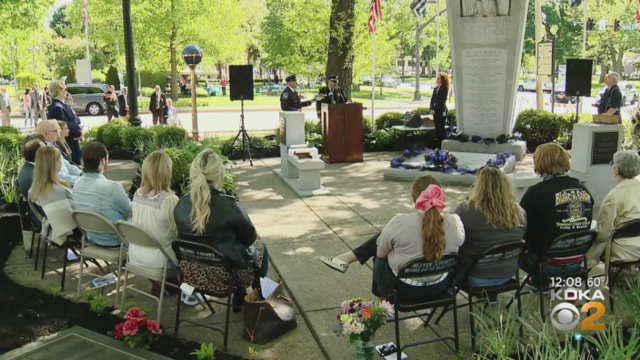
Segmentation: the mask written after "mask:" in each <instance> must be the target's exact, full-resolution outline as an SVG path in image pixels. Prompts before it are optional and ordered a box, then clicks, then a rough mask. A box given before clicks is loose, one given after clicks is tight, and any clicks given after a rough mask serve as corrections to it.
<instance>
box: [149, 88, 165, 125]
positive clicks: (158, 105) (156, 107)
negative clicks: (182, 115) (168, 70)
mask: <svg viewBox="0 0 640 360" xmlns="http://www.w3.org/2000/svg"><path fill="white" fill-rule="evenodd" d="M149 100H150V101H149V111H151V119H152V120H153V125H158V123H160V124H166V122H165V120H164V107H165V106H167V95H165V94H164V93H163V92H162V90H160V85H156V87H155V92H154V93H153V94H151V97H150V98H149Z"/></svg>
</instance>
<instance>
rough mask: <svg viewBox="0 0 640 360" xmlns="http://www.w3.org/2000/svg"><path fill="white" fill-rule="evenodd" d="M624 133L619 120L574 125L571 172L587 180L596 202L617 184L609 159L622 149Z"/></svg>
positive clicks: (583, 180) (600, 201)
mask: <svg viewBox="0 0 640 360" xmlns="http://www.w3.org/2000/svg"><path fill="white" fill-rule="evenodd" d="M623 135H624V129H623V127H622V125H619V124H615V125H601V124H575V125H573V144H572V150H571V171H570V175H571V176H572V177H575V178H577V179H578V180H580V181H582V182H584V184H585V185H586V186H587V188H588V189H589V191H590V192H591V195H593V199H594V201H595V203H596V204H601V203H602V201H603V200H604V197H605V196H606V195H607V194H608V193H609V191H611V189H613V188H614V186H615V185H616V181H615V179H614V177H613V169H612V167H611V165H609V162H610V161H612V160H613V154H615V153H616V152H617V151H619V150H621V148H622V141H623Z"/></svg>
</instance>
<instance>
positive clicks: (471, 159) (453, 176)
mask: <svg viewBox="0 0 640 360" xmlns="http://www.w3.org/2000/svg"><path fill="white" fill-rule="evenodd" d="M451 154H453V155H454V156H455V157H456V158H458V165H461V166H464V167H466V168H468V169H477V168H480V167H482V166H484V165H485V164H486V163H487V161H488V160H491V159H492V158H493V157H492V156H490V155H488V154H478V153H464V152H451ZM505 161H506V163H505V164H504V165H503V166H501V167H500V169H502V171H504V172H505V173H506V174H510V173H512V172H513V171H514V170H515V168H516V166H517V161H516V159H515V157H513V156H512V157H509V158H507V159H506V160H505ZM423 162H424V156H423V155H418V156H414V157H412V158H409V159H407V160H406V162H405V163H406V164H408V165H419V164H421V163H423ZM421 175H431V176H433V177H436V178H438V180H440V182H441V183H442V184H443V185H455V186H471V185H473V183H474V182H475V181H476V175H474V174H461V173H459V172H455V171H454V172H451V173H443V172H439V171H420V170H407V169H403V168H395V169H394V168H388V169H385V170H384V179H385V180H395V181H414V180H415V179H416V178H417V177H419V176H421Z"/></svg>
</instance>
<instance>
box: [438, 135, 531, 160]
mask: <svg viewBox="0 0 640 360" xmlns="http://www.w3.org/2000/svg"><path fill="white" fill-rule="evenodd" d="M442 150H449V151H454V152H462V153H481V154H498V153H501V152H507V153H510V154H511V155H513V156H515V157H516V160H518V161H521V160H522V159H524V156H525V155H526V154H527V142H526V141H514V142H509V143H506V144H493V145H485V144H479V143H472V142H460V141H457V140H445V141H443V142H442Z"/></svg>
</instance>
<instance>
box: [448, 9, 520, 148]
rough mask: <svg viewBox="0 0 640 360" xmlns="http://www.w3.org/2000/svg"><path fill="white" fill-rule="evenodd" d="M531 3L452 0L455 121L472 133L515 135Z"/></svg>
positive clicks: (486, 135) (451, 41)
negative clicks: (523, 54) (517, 98)
mask: <svg viewBox="0 0 640 360" xmlns="http://www.w3.org/2000/svg"><path fill="white" fill-rule="evenodd" d="M528 3H529V1H528V0H518V1H515V0H447V15H448V18H449V38H450V43H451V59H452V61H453V74H454V85H455V89H456V94H455V101H456V117H457V122H458V126H459V127H460V129H461V130H462V131H463V132H464V133H466V134H468V135H470V136H473V135H477V136H481V137H483V138H496V137H497V136H498V135H502V134H510V133H511V131H512V129H513V126H514V123H513V119H514V110H515V105H516V94H517V92H516V88H517V86H518V74H519V72H520V61H519V60H518V59H521V58H522V45H523V41H524V31H525V25H526V20H527V8H528Z"/></svg>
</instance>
